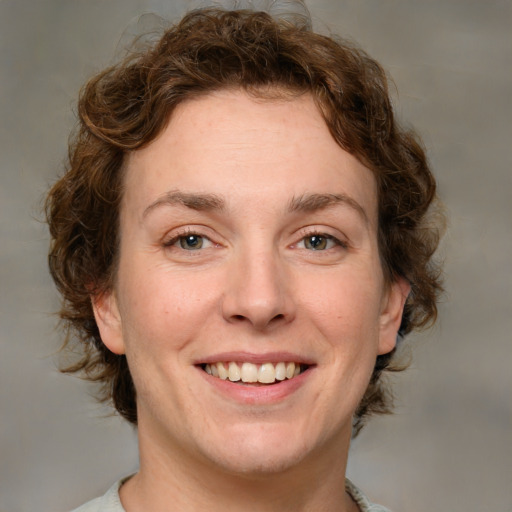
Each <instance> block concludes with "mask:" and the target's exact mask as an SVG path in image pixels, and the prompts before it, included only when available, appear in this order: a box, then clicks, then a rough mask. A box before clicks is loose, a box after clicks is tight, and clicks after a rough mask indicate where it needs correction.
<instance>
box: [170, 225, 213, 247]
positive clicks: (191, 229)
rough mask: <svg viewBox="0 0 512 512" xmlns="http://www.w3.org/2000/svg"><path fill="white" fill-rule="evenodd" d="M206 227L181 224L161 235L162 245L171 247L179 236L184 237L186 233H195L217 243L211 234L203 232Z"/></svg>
mask: <svg viewBox="0 0 512 512" xmlns="http://www.w3.org/2000/svg"><path fill="white" fill-rule="evenodd" d="M205 231H206V229H205V228H204V227H202V226H197V227H196V226H183V227H181V228H176V229H173V230H171V231H170V232H168V233H166V235H165V236H164V237H163V240H162V245H163V246H164V247H172V246H174V245H175V244H176V242H178V240H179V239H180V238H183V237H186V236H188V235H197V236H200V237H201V238H204V239H205V240H208V241H209V242H210V243H211V244H212V245H219V244H217V243H216V242H214V241H213V240H212V237H211V236H208V235H207V234H205Z"/></svg>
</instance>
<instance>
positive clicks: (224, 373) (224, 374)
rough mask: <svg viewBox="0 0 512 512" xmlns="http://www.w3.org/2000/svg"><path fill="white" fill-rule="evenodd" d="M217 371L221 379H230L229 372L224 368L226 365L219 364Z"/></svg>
mask: <svg viewBox="0 0 512 512" xmlns="http://www.w3.org/2000/svg"><path fill="white" fill-rule="evenodd" d="M217 371H218V372H219V378H220V379H222V380H226V379H227V378H228V371H227V370H226V367H225V366H224V363H217Z"/></svg>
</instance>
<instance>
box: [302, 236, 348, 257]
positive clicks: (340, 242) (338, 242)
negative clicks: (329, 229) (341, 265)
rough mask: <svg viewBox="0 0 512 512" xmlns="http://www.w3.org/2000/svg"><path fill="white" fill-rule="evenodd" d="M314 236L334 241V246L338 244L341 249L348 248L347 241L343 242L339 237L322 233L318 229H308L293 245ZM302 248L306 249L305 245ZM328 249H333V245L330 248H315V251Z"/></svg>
mask: <svg viewBox="0 0 512 512" xmlns="http://www.w3.org/2000/svg"><path fill="white" fill-rule="evenodd" d="M315 236H316V237H319V238H323V239H324V240H327V241H328V242H329V241H332V242H334V244H335V245H336V246H339V247H341V248H342V249H347V248H348V243H347V242H345V241H343V240H340V239H339V238H336V237H335V236H333V235H329V234H328V233H322V232H320V231H309V232H306V233H304V236H303V237H302V238H301V239H300V241H299V242H298V243H297V244H295V245H298V244H299V243H302V242H304V243H305V241H306V239H308V238H312V237H315ZM304 248H305V249H307V248H306V247H304ZM328 249H333V247H330V248H327V249H317V250H316V251H318V252H324V251H326V250H328ZM311 251H315V249H311Z"/></svg>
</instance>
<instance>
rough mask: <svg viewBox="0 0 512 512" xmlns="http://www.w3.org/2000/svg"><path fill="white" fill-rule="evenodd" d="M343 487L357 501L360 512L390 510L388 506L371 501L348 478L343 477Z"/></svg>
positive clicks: (384, 511)
mask: <svg viewBox="0 0 512 512" xmlns="http://www.w3.org/2000/svg"><path fill="white" fill-rule="evenodd" d="M345 489H346V491H347V492H348V493H349V494H350V496H351V497H352V499H353V500H354V501H355V502H356V503H357V506H358V507H359V510H360V511H361V512H391V511H390V510H389V509H388V508H386V507H383V506H382V505H377V504H376V503H372V502H371V501H370V500H369V499H368V498H367V497H366V496H365V495H364V494H363V491H361V489H359V488H357V487H356V486H355V485H354V484H353V483H352V482H351V481H350V480H349V479H348V478H347V479H345Z"/></svg>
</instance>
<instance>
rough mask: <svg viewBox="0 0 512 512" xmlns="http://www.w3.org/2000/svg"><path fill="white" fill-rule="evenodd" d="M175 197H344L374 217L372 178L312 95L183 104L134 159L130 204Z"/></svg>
mask: <svg viewBox="0 0 512 512" xmlns="http://www.w3.org/2000/svg"><path fill="white" fill-rule="evenodd" d="M333 188H335V189H336V190H333ZM172 190H183V191H185V192H200V193H215V194H217V195H219V196H222V197H227V199H228V203H229V198H230V197H237V198H240V197H244V201H250V200H251V199H254V202H255V203H257V204H262V203H261V201H262V200H267V199H271V198H273V197H275V198H276V200H277V199H278V196H280V197H281V199H283V200H284V199H285V197H288V198H291V197H297V196H301V195H303V194H306V193H324V194H325V193H341V194H346V195H350V196H352V197H354V199H355V200H356V201H357V202H358V203H361V204H362V206H363V208H364V209H365V210H366V211H367V212H368V216H369V217H375V216H376V211H375V210H376V186H375V180H374V177H373V175H372V173H371V172H370V171H369V170H368V169H367V168H366V167H365V166H364V165H363V164H361V163H360V162H359V161H358V160H357V159H356V158H355V157H354V156H353V155H350V154H349V153H347V152H346V151H345V150H343V149H342V148H341V147H340V146H339V145H338V144H337V143H336V142H335V140H334V139H333V137H332V136H331V133H330V132H329V129H328V127H327V125H326V123H325V121H324V119H323V118H322V116H321V114H320V112H319V110H318V108H317V106H316V104H315V102H314V100H313V98H312V96H311V95H309V94H304V95H301V96H297V97H293V98H280V99H261V98H255V97H253V96H249V95H248V94H247V93H245V92H242V91H219V92H216V93H213V94H209V95H207V96H203V97H200V98H196V99H193V100H187V101H185V102H183V103H181V104H179V105H178V107H177V108H176V110H175V111H174V112H173V114H172V116H171V118H170V120H169V122H168V124H167V126H166V127H165V129H164V130H163V131H162V132H161V133H160V135H159V136H158V137H157V138H156V139H155V140H154V141H153V142H152V143H151V144H149V145H148V146H147V147H145V148H143V149H141V150H138V151H135V152H134V153H132V154H131V155H130V156H129V158H128V161H127V166H126V176H125V198H124V199H125V203H126V202H129V203H130V208H132V207H134V206H135V207H136V208H139V209H140V208H144V204H145V205H146V207H147V204H148V203H150V202H152V201H154V200H155V199H157V198H158V197H159V196H160V195H161V194H165V193H168V192H169V191H172ZM228 206H229V204H228Z"/></svg>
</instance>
